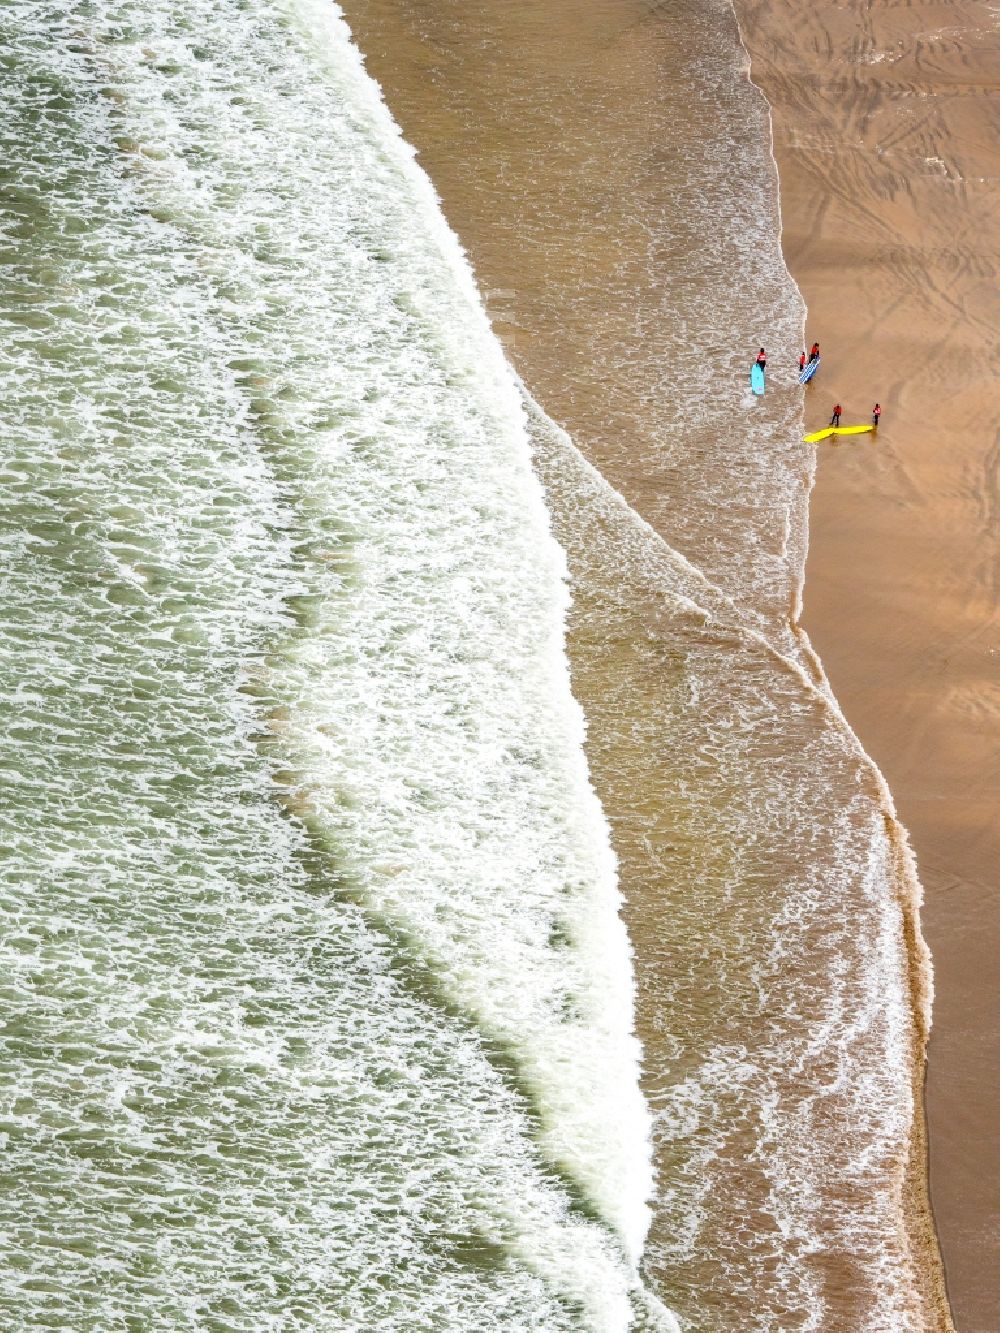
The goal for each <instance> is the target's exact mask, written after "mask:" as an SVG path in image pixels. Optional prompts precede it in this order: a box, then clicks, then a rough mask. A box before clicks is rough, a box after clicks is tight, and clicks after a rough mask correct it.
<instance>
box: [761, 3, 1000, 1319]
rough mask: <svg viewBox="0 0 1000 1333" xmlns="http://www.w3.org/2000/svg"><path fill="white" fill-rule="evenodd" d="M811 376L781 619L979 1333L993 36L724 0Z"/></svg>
mask: <svg viewBox="0 0 1000 1333" xmlns="http://www.w3.org/2000/svg"><path fill="white" fill-rule="evenodd" d="M737 10H738V15H739V19H740V22H741V27H742V30H743V35H744V40H745V41H746V43H747V46H748V47H749V49H750V52H751V56H752V62H753V64H752V77H753V79H754V81H755V82H756V83H757V84H758V85H759V86H760V87H762V88H763V90H764V92H765V93H766V95H767V97H768V99H769V101H770V103H771V105H772V107H773V113H774V146H775V153H776V156H777V160H778V166H779V172H780V179H781V197H782V206H783V215H784V236H783V243H784V248H785V254H786V257H787V260H788V263H789V265H790V267H791V269H792V272H793V274H794V276H795V277H796V279H797V281H798V282H799V284H800V286H801V288H802V291H803V295H804V297H805V300H806V303H807V305H808V309H809V321H808V336H809V338H810V340H811V339H814V338H815V339H818V340H819V342H820V344H821V349H822V353H823V364H822V369H821V372H820V374H819V376H818V377H817V380H816V384H815V387H814V388H813V389H812V390H811V391H810V394H809V398H808V400H807V402H808V406H807V426H809V427H812V428H815V427H817V426H820V425H825V424H826V421H827V420H828V417H829V412H830V408H831V406H832V404H833V403H834V402H835V401H840V402H841V403H842V404H843V406H844V408H845V416H844V421H845V423H846V422H848V421H850V422H854V421H858V422H860V421H864V420H866V419H868V413H869V412H870V409H871V406H872V403H873V402H874V401H875V399H878V400H879V401H880V402H881V404H882V406H883V409H884V415H883V418H882V426H881V429H880V431H879V435H878V439H877V441H875V440H873V437H871V436H863V437H861V441H860V442H858V443H850V444H842V445H836V446H832V447H830V446H827V447H825V448H823V449H822V450H821V457H820V466H819V475H818V481H817V486H816V491H815V493H814V496H813V505H812V513H811V533H810V546H809V560H808V566H807V578H806V592H805V615H804V621H805V626H806V629H807V631H808V632H809V634H810V636H811V638H812V640H813V643H814V645H815V646H816V648H817V649H818V651H819V653H820V656H821V657H822V659H823V662H824V665H825V667H826V670H827V673H828V675H829V677H830V679H831V682H832V684H833V687H834V690H835V692H836V694H837V697H838V699H839V700H840V702H841V704H842V706H843V708H844V711H845V713H846V714H847V716H848V718H849V719H850V721H851V723H852V725H853V726H854V728H855V730H856V731H857V732H858V734H859V735H860V737H861V739H862V741H863V742H864V744H865V746H866V747H867V749H868V751H869V753H871V754H872V755H873V757H874V758H875V759H876V761H877V762H878V764H879V765H880V767H881V768H882V770H883V772H884V773H885V774H886V776H887V778H888V781H889V784H890V787H891V788H892V791H893V794H894V797H895V800H896V805H897V809H898V812H899V815H900V818H901V819H902V820H903V822H904V824H905V825H906V826H907V827H908V829H909V831H910V837H911V842H912V845H913V847H914V850H915V852H916V855H917V859H918V863H919V868H920V873H921V878H922V880H923V883H924V886H925V893H926V904H925V908H924V912H923V929H924V934H925V937H926V939H927V941H928V943H929V945H930V947H931V950H932V953H933V958H934V968H935V991H936V996H935V1004H934V1027H933V1033H932V1038H931V1043H930V1048H929V1070H928V1078H927V1099H926V1105H927V1113H928V1124H929V1138H930V1178H931V1191H932V1201H933V1206H934V1211H935V1216H936V1219H937V1226H938V1232H939V1236H940V1241H941V1246H942V1250H943V1254H944V1259H945V1264H946V1270H947V1278H948V1285H949V1293H950V1297H951V1301H952V1306H953V1309H954V1313H955V1319H956V1325H957V1327H958V1328H959V1330H961V1333H995V1330H996V1329H997V1328H1000V1120H998V1118H997V1113H996V1088H997V1086H998V1081H1000V969H998V968H997V965H996V958H997V956H998V954H1000V896H998V889H1000V885H998V876H997V869H998V866H1000V820H998V818H997V812H998V811H1000V764H998V756H1000V632H998V608H997V586H998V574H1000V475H998V472H1000V431H998V421H1000V379H998V372H1000V344H998V341H997V335H996V330H997V328H998V326H1000V287H998V284H997V270H998V267H1000V228H998V225H997V218H998V217H1000V98H998V93H1000V23H998V16H997V12H996V11H995V10H993V11H990V10H989V9H987V8H984V7H983V6H980V5H977V4H963V3H957V4H921V5H915V6H898V5H894V4H887V3H877V4H874V5H873V4H861V3H854V4H849V5H842V4H822V3H821V4H817V5H813V6H811V7H809V8H808V9H806V10H804V9H803V7H802V6H795V7H794V8H793V6H792V5H791V4H790V3H788V0H738V4H737Z"/></svg>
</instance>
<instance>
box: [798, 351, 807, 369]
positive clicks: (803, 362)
mask: <svg viewBox="0 0 1000 1333" xmlns="http://www.w3.org/2000/svg"><path fill="white" fill-rule="evenodd" d="M805 368H806V354H805V352H802V353H801V354H800V356H799V374H800V375H801V374H802V372H803V371H804V370H805Z"/></svg>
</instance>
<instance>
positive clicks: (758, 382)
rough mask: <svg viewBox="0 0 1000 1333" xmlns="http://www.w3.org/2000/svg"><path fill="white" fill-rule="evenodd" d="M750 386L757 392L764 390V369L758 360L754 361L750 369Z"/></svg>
mask: <svg viewBox="0 0 1000 1333" xmlns="http://www.w3.org/2000/svg"><path fill="white" fill-rule="evenodd" d="M750 388H751V389H753V391H754V393H756V394H761V393H763V392H764V370H763V367H762V366H758V364H757V362H756V361H755V362H754V363H753V369H752V370H751V371H750Z"/></svg>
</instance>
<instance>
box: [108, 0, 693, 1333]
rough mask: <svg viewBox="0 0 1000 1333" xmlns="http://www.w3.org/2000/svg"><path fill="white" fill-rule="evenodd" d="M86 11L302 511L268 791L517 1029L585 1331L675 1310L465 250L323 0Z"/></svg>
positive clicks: (597, 815) (141, 181)
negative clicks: (658, 1260) (571, 1202)
mask: <svg viewBox="0 0 1000 1333" xmlns="http://www.w3.org/2000/svg"><path fill="white" fill-rule="evenodd" d="M122 13H125V14H127V16H128V18H129V32H128V39H127V40H122V39H121V37H120V36H119V37H118V38H117V40H114V41H112V42H111V43H110V45H108V44H107V43H106V42H105V40H104V38H103V36H102V35H101V34H100V33H99V32H98V31H97V30H98V29H99V27H100V18H102V17H103V20H104V22H105V23H106V24H109V25H110V24H112V22H113V21H115V20H117V19H118V18H119V17H120V16H121V15H122ZM273 16H277V17H273ZM93 28H94V31H95V40H94V43H93V49H94V51H95V52H96V53H97V54H95V55H94V56H93V58H94V59H95V60H98V61H100V62H102V63H103V66H104V70H105V71H106V74H107V75H110V76H111V78H112V80H113V88H112V93H113V96H111V97H110V98H109V103H110V109H109V114H112V115H114V116H115V117H116V118H118V119H119V120H121V121H123V122H124V123H125V124H126V125H127V127H128V130H129V137H130V145H131V146H130V148H129V150H128V153H129V156H128V158H127V159H126V162H125V165H126V166H127V169H128V173H129V177H130V180H131V183H132V185H133V186H134V188H135V189H136V190H137V191H138V192H139V193H140V194H141V196H142V197H143V198H144V199H145V200H146V201H147V203H148V204H149V205H151V209H150V211H151V212H152V214H153V216H154V218H156V219H157V221H159V222H160V223H161V224H162V225H164V226H168V227H170V228H171V229H172V230H173V231H174V232H175V233H179V234H180V235H181V236H182V237H183V238H184V242H185V246H186V248H187V250H188V252H189V254H190V256H191V258H192V261H193V263H194V264H195V265H196V266H197V267H198V269H199V270H200V272H201V273H202V275H203V278H204V282H205V285H206V287H207V288H208V289H209V291H210V293H211V299H210V307H211V315H212V318H213V319H214V320H215V322H216V324H217V327H218V329H219V330H220V333H221V335H222V336H223V337H225V338H227V339H228V340H229V344H230V348H231V352H232V356H231V359H230V362H229V364H230V367H231V368H232V370H233V375H234V379H235V381H236V383H237V384H238V386H239V388H240V391H241V393H242V394H243V395H244V396H245V400H246V402H247V405H248V409H249V417H250V419H251V420H252V423H253V427H254V430H255V433H256V436H257V440H258V447H259V448H260V450H261V452H262V454H263V456H264V457H265V458H266V460H267V462H268V465H269V467H270V468H271V470H272V473H273V475H274V477H275V479H276V483H277V485H278V489H279V492H280V494H281V498H282V502H283V503H284V504H285V505H286V506H288V508H289V510H290V511H291V512H292V513H293V514H294V515H295V521H294V523H293V533H292V535H293V537H294V544H295V548H296V552H297V558H296V577H297V581H298V586H297V588H296V590H295V593H294V596H293V597H292V598H290V601H289V607H290V610H291V611H292V612H293V614H294V617H295V619H296V621H297V629H296V630H295V632H294V633H292V634H290V635H289V636H288V638H287V639H286V640H285V641H284V642H283V643H280V644H276V645H275V647H274V650H273V652H272V653H271V654H270V657H269V670H268V671H267V672H266V673H264V672H258V673H257V674H256V677H255V679H254V680H253V682H252V683H253V686H254V689H255V690H256V691H257V692H258V693H259V694H260V695H263V696H265V698H270V700H271V705H270V706H269V707H268V721H269V728H270V733H271V737H272V743H273V748H274V749H277V750H278V751H280V752H281V753H282V754H283V755H284V756H285V758H286V767H287V774H288V775H290V776H286V778H285V779H284V781H283V783H282V787H281V793H280V799H281V800H282V801H283V802H284V803H285V804H286V806H287V807H288V808H292V809H294V810H295V811H296V812H297V813H298V815H299V816H300V817H301V818H303V819H306V820H307V821H308V822H309V824H310V827H311V828H312V830H313V833H314V835H315V836H317V837H319V838H321V839H322V840H323V841H324V842H325V843H326V845H328V846H330V847H332V848H334V849H335V851H336V855H337V859H338V861H339V863H340V864H341V865H342V866H343V868H344V883H345V884H346V886H347V888H348V890H349V892H350V894H351V896H352V897H353V898H354V900H355V901H357V902H359V903H360V904H362V905H363V906H364V907H365V908H366V909H367V910H369V911H370V912H372V913H373V915H374V918H375V919H376V920H380V921H384V922H390V923H392V926H393V928H394V929H395V930H396V931H397V932H399V934H400V937H401V938H405V939H406V940H408V941H409V942H410V944H411V946H412V947H414V948H416V949H417V950H418V951H419V954H420V957H421V958H422V960H423V961H424V962H425V963H426V964H427V965H428V966H429V967H430V969H431V971H432V972H433V974H434V976H435V977H436V978H437V980H438V984H439V985H440V987H441V990H442V992H443V993H444V994H445V995H446V996H447V998H448V1000H449V1002H450V1003H451V1004H454V1005H456V1006H457V1007H458V1008H459V1009H460V1010H461V1011H462V1012H463V1013H465V1014H468V1015H470V1016H471V1017H472V1018H473V1020H474V1022H475V1024H476V1026H477V1028H478V1029H479V1030H480V1031H481V1032H482V1033H483V1034H484V1037H485V1039H486V1041H487V1042H496V1043H499V1044H500V1045H502V1046H503V1048H504V1049H505V1050H506V1051H508V1052H511V1053H512V1054H513V1057H514V1059H515V1061H516V1065H517V1069H518V1075H519V1078H520V1079H521V1080H522V1081H523V1084H524V1086H525V1087H527V1088H529V1089H530V1097H531V1100H532V1103H533V1106H534V1110H535V1112H536V1115H537V1146H538V1151H539V1153H540V1155H541V1157H542V1158H543V1159H544V1161H546V1162H548V1163H549V1164H551V1166H553V1167H554V1168H555V1169H556V1170H557V1171H558V1173H559V1175H560V1176H562V1177H566V1178H568V1179H570V1180H572V1182H574V1185H575V1186H576V1187H577V1188H578V1189H579V1190H580V1191H581V1192H582V1194H583V1195H584V1196H585V1197H586V1199H587V1200H588V1201H589V1203H590V1205H591V1207H592V1209H593V1211H594V1215H595V1216H596V1217H599V1218H600V1220H601V1225H600V1227H599V1228H595V1227H593V1226H592V1225H590V1226H588V1227H586V1228H583V1227H581V1226H579V1225H568V1224H564V1225H563V1226H562V1227H560V1226H557V1225H554V1226H552V1227H551V1228H550V1230H549V1231H548V1232H547V1233H546V1234H541V1233H540V1232H538V1231H535V1232H532V1230H531V1229H530V1227H529V1226H527V1225H525V1226H524V1227H523V1228H522V1230H521V1234H520V1247H519V1248H520V1254H519V1258H520V1260H521V1262H523V1263H524V1264H526V1265H528V1266H530V1267H532V1268H533V1269H534V1270H535V1271H537V1272H539V1273H540V1274H542V1275H543V1276H544V1277H545V1279H546V1281H548V1282H550V1283H551V1284H552V1285H553V1286H554V1287H555V1288H556V1289H558V1290H559V1291H561V1292H562V1293H563V1294H564V1296H565V1298H566V1299H567V1300H574V1301H580V1302H582V1304H583V1306H584V1308H585V1309H586V1311H587V1318H588V1321H589V1322H590V1323H591V1324H592V1326H593V1327H595V1328H601V1329H604V1328H608V1329H611V1328H618V1327H623V1326H624V1324H625V1322H627V1320H628V1318H629V1317H631V1314H632V1313H633V1311H632V1309H631V1307H632V1305H633V1304H634V1303H635V1302H638V1304H640V1305H645V1306H647V1307H648V1308H649V1310H650V1311H651V1312H652V1314H651V1316H650V1317H653V1316H654V1315H655V1317H656V1318H657V1319H658V1320H659V1321H660V1324H661V1326H662V1327H665V1328H672V1327H675V1324H674V1322H673V1320H672V1317H671V1316H670V1315H669V1312H667V1311H666V1310H665V1309H663V1308H662V1307H657V1304H656V1302H655V1300H653V1299H652V1298H647V1296H646V1295H645V1294H643V1293H642V1292H641V1291H637V1278H636V1267H637V1264H638V1259H639V1255H640V1253H641V1249H642V1241H643V1237H644V1235H645V1231H646V1228H647V1226H648V1207H647V1204H646V1199H647V1197H648V1195H649V1192H650V1188H651V1182H650V1168H649V1156H650V1147H649V1139H650V1125H649V1117H648V1112H647V1110H646V1108H645V1105H644V1103H643V1100H642V1097H641V1094H640V1092H639V1088H638V1065H639V1051H638V1046H637V1043H636V1040H635V1038H634V1036H632V1029H633V1017H632V1003H633V996H632V987H633V983H632V974H631V970H630V966H629V950H628V943H627V939H626V937H625V933H624V928H623V926H622V924H621V921H620V919H619V917H618V904H619V897H618V893H617V889H616V884H615V870H614V860H613V856H612V853H611V850H610V843H609V837H608V829H607V825H606V822H605V820H604V818H603V815H602V812H601V810H600V807H599V804H598V802H597V799H596V797H595V795H594V793H593V790H592V788H591V786H590V783H589V779H588V775H587V769H586V763H585V758H584V754H583V734H584V723H583V717H582V713H581V711H580V709H579V707H578V705H576V703H575V702H574V701H573V699H572V696H571V693H570V687H569V677H568V668H567V663H566V659H565V652H564V643H563V636H564V620H565V614H566V607H567V593H566V587H565V569H564V564H563V560H562V556H561V553H560V552H559V550H558V547H557V546H556V544H555V542H554V540H553V538H552V536H551V532H550V528H549V522H548V516H547V512H546V510H545V506H544V502H543V499H542V494H541V489H540V487H539V485H538V483H537V481H536V479H535V477H534V475H533V473H532V470H531V464H530V449H529V446H528V439H527V432H526V428H525V418H524V413H523V408H522V403H521V398H520V394H519V391H518V388H517V385H516V383H515V381H514V378H513V375H512V373H511V371H510V368H509V367H508V366H507V363H506V361H505V360H504V358H503V355H502V352H501V350H500V348H499V345H498V343H497V342H496V340H495V338H494V337H493V334H492V331H491V329H490V327H489V323H488V320H487V318H486V315H485V311H484V310H483V308H482V305H481V302H480V300H479V297H478V293H477V291H476V288H475V284H474V281H473V278H472V274H471V270H470V269H469V266H468V264H467V262H466V261H465V258H464V256H463V254H462V252H461V249H460V247H459V245H458V242H457V240H456V239H455V237H454V235H453V234H452V233H451V232H450V230H449V229H448V228H447V225H446V224H445V222H444V219H443V217H442V215H441V212H440V207H439V205H438V201H437V198H436V195H435V194H434V192H433V189H432V187H431V185H430V182H429V181H428V179H427V177H426V175H425V173H423V171H422V170H421V169H420V168H419V167H418V166H417V164H416V162H415V160H414V155H413V152H412V150H411V149H410V148H409V147H408V146H407V145H405V144H404V143H403V141H402V139H401V137H400V134H399V131H398V128H397V127H396V126H395V124H394V122H393V121H392V120H391V117H390V115H389V113H388V111H387V109H386V108H385V106H384V103H383V102H382V100H381V97H380V95H379V93H378V90H377V87H376V85H375V84H374V83H373V81H372V80H370V79H369V78H368V76H367V74H366V73H365V71H364V69H363V65H362V62H361V58H360V55H359V54H358V52H357V51H356V49H355V48H354V47H353V45H352V44H351V43H350V40H349V33H348V31H347V28H346V25H345V24H344V23H343V21H342V19H341V18H340V17H339V16H338V15H337V14H336V13H334V12H333V10H332V9H331V8H330V7H329V6H327V5H325V4H322V5H321V4H319V3H314V2H313V0H295V2H294V3H288V4H285V5H282V6H278V7H275V8H274V9H272V10H269V11H266V12H265V11H261V12H260V13H256V12H254V13H252V14H251V15H250V17H249V18H248V16H247V12H246V11H242V12H241V14H240V15H238V16H234V15H233V14H232V12H231V11H230V10H228V9H225V10H223V9H221V8H216V7H213V6H211V5H200V6H199V5H197V4H187V5H182V6H181V8H180V10H178V8H177V6H176V5H173V6H171V7H170V11H169V13H168V12H167V11H166V10H163V11H157V10H155V9H153V7H150V6H146V7H143V8H142V9H141V10H140V9H139V8H138V7H135V8H134V9H133V8H132V7H129V6H105V7H103V8H102V9H101V10H100V11H99V19H98V20H95V21H94V23H93ZM195 45H197V48H198V50H197V54H195V52H194V51H193V50H192V47H194V46H195ZM278 51H280V53H281V57H282V59H283V62H284V63H282V65H281V66H280V67H279V68H275V66H274V63H273V62H274V61H275V59H276V54H277V52H278ZM265 52H266V58H265ZM255 61H256V62H258V63H257V64H255ZM234 71H236V72H237V76H236V77H235V81H234ZM317 123H322V124H323V126H324V129H323V133H322V135H317V133H316V130H315V126H316V124H317ZM345 150H346V151H345ZM338 153H339V156H338ZM290 193H291V194H292V195H293V196H294V197H293V198H292V200H291V202H290V203H288V200H289V194H290ZM373 200H374V206H373ZM286 203H288V206H286ZM414 219H416V221H417V226H416V227H414ZM338 247H339V251H338ZM289 312H294V313H293V315H292V316H290V314H289ZM512 718H513V720H512ZM609 1240H611V1241H612V1243H611V1244H610V1245H609V1243H608V1242H609Z"/></svg>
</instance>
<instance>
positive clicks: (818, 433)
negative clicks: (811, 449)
mask: <svg viewBox="0 0 1000 1333" xmlns="http://www.w3.org/2000/svg"><path fill="white" fill-rule="evenodd" d="M874 429H875V427H874V426H827V427H826V429H825V430H814V431H813V433H812V434H811V435H803V437H802V438H803V440H804V441H805V443H806V444H815V443H816V441H817V440H825V439H826V437H827V436H828V435H864V433H865V431H869V430H874Z"/></svg>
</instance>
